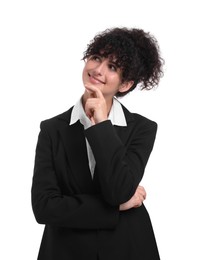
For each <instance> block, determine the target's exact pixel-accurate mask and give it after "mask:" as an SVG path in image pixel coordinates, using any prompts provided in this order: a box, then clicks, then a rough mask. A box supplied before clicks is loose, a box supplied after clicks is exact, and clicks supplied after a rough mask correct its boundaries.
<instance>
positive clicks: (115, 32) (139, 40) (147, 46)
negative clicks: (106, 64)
mask: <svg viewBox="0 0 202 260" xmlns="http://www.w3.org/2000/svg"><path fill="white" fill-rule="evenodd" d="M95 54H97V55H100V56H102V57H107V58H109V59H110V58H111V59H112V58H114V57H115V60H116V66H117V67H118V68H120V69H121V72H122V74H121V75H122V83H124V82H128V81H134V84H133V86H132V87H131V88H130V89H129V90H128V91H126V92H124V93H121V92H118V93H117V94H116V96H117V97H120V96H124V95H126V94H127V93H128V92H130V91H132V90H133V89H135V88H136V86H137V85H138V84H139V86H140V88H141V90H142V89H147V90H150V89H152V88H153V87H154V86H156V85H158V83H159V80H160V78H161V77H162V76H163V71H162V65H163V63H164V61H163V59H162V58H161V57H160V51H159V46H158V43H157V40H156V39H155V37H154V36H152V35H151V34H150V33H147V32H144V31H143V30H142V29H136V28H132V29H128V28H125V27H123V28H112V29H107V30H105V31H103V32H101V33H99V34H97V35H96V36H95V37H94V39H93V40H92V41H91V42H90V44H89V45H88V46H87V49H86V51H85V52H84V56H83V60H85V59H86V58H88V57H89V56H91V55H95Z"/></svg>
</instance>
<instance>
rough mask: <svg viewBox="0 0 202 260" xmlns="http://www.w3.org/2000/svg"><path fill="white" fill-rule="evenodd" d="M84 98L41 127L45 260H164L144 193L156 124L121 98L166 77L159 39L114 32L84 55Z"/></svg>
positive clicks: (37, 209)
mask: <svg viewBox="0 0 202 260" xmlns="http://www.w3.org/2000/svg"><path fill="white" fill-rule="evenodd" d="M83 60H84V61H85V65H84V69H83V84H84V93H83V95H82V97H81V98H80V100H79V101H78V102H77V104H75V106H74V107H72V108H70V109H69V110H68V111H66V112H64V113H63V114H61V115H58V116H56V117H54V118H51V119H48V120H45V121H43V122H42V123H41V131H40V133H39V137H38V143H37V148H36V158H35V167H34V176H33V184H32V207H33V211H34V214H35V217H36V220H37V222H38V223H40V224H45V230H44V234H43V238H42V242H41V247H40V251H39V255H38V259H39V260H81V259H84V260H85V259H86V260H95V259H100V260H102V259H103V260H158V259H160V258H159V253H158V249H157V245H156V241H155V236H154V233H153V229H152V224H151V221H150V218H149V215H148V213H147V210H146V208H145V206H144V204H143V201H144V199H145V197H146V192H145V190H144V188H143V187H141V186H139V183H140V181H141V180H142V177H143V173H144V170H145V166H146V164H147V161H148V158H149V155H150V153H151V151H152V148H153V144H154V140H155V135H156V130H157V124H156V123H155V122H153V121H151V120H149V119H147V118H145V117H143V116H141V115H138V114H136V113H131V112H129V111H128V110H127V109H126V108H125V107H124V106H123V105H122V104H121V103H120V102H119V101H118V100H117V98H115V97H119V96H124V95H126V94H127V93H128V92H130V91H132V90H133V89H134V88H135V87H136V86H137V85H141V88H142V89H144V88H145V89H151V88H152V87H154V86H155V85H157V84H158V83H159V79H160V77H161V76H162V59H161V57H160V55H159V48H158V44H157V41H156V39H155V38H154V37H153V36H151V35H150V34H149V33H146V32H144V31H143V30H140V29H128V28H113V29H108V30H106V31H104V32H102V33H100V34H98V35H96V36H95V38H94V39H93V41H92V42H91V43H90V44H89V45H88V47H87V50H86V51H85V53H84V57H83Z"/></svg>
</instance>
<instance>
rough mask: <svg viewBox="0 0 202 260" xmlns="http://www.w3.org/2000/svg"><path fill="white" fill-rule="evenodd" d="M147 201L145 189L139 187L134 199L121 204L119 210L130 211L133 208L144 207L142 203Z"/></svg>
mask: <svg viewBox="0 0 202 260" xmlns="http://www.w3.org/2000/svg"><path fill="white" fill-rule="evenodd" d="M145 199H146V191H145V189H144V187H142V186H138V187H137V189H136V191H135V194H134V195H133V196H132V198H131V199H130V200H128V201H127V202H125V203H123V204H121V205H120V206H119V210H120V211H123V210H128V209H131V208H138V207H140V206H142V203H143V201H144V200H145Z"/></svg>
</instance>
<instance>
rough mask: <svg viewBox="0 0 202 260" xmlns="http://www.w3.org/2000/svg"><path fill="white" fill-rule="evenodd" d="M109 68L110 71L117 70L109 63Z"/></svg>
mask: <svg viewBox="0 0 202 260" xmlns="http://www.w3.org/2000/svg"><path fill="white" fill-rule="evenodd" d="M109 69H110V70H112V71H117V67H116V66H115V65H114V64H109Z"/></svg>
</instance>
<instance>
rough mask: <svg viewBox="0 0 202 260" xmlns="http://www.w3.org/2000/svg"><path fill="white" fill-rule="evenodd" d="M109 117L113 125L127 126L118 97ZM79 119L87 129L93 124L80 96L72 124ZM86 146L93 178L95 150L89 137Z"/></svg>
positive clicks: (73, 112) (72, 115)
mask: <svg viewBox="0 0 202 260" xmlns="http://www.w3.org/2000/svg"><path fill="white" fill-rule="evenodd" d="M108 119H109V120H111V122H112V124H113V125H117V126H127V122H126V119H125V115H124V112H123V109H122V106H121V104H120V102H119V101H118V100H117V99H116V98H114V99H113V104H112V107H111V110H110V113H109V116H108ZM78 120H80V122H81V124H82V125H83V126H84V129H87V128H89V127H91V126H92V123H91V121H90V119H89V118H88V117H87V115H86V113H85V111H84V109H83V105H82V98H80V99H79V100H78V102H77V103H76V104H75V106H74V107H73V109H72V113H71V119H70V123H69V124H70V125H72V124H74V123H76V122H77V121H78ZM86 147H87V154H88V161H89V168H90V171H91V175H92V178H93V174H94V169H95V163H96V162H95V158H94V156H93V152H92V150H91V147H90V145H89V143H88V140H87V139H86Z"/></svg>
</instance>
